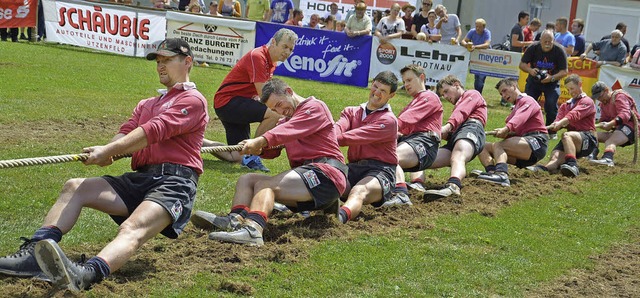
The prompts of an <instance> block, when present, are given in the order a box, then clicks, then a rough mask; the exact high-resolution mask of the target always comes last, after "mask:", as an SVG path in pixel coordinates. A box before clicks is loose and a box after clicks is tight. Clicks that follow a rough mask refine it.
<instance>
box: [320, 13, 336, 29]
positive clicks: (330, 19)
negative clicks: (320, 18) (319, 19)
mask: <svg viewBox="0 0 640 298" xmlns="http://www.w3.org/2000/svg"><path fill="white" fill-rule="evenodd" d="M322 29H324V30H328V31H336V19H335V17H334V16H333V15H328V16H327V18H326V19H325V20H324V27H323V28H322Z"/></svg>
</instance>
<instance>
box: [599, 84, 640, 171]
mask: <svg viewBox="0 0 640 298" xmlns="http://www.w3.org/2000/svg"><path fill="white" fill-rule="evenodd" d="M591 94H592V95H591V97H592V98H593V100H597V101H599V102H600V123H598V125H596V127H598V128H602V129H604V130H605V131H604V132H598V137H597V139H598V141H599V142H600V143H604V144H605V148H604V154H603V155H602V159H597V157H596V158H595V159H592V160H590V162H592V163H595V164H600V165H606V166H610V167H613V166H614V163H613V155H614V154H615V153H616V146H620V147H625V146H629V145H633V144H634V142H635V140H636V131H638V127H634V126H633V117H632V114H635V116H636V117H637V118H640V114H638V108H637V107H636V103H635V101H634V100H633V97H631V95H630V94H629V93H627V92H626V91H624V90H622V89H618V90H616V91H611V89H610V88H609V87H608V86H607V84H605V83H604V82H601V81H598V82H596V83H595V84H593V86H592V87H591ZM595 151H596V152H597V151H598V150H597V148H596V150H595ZM596 155H597V154H596Z"/></svg>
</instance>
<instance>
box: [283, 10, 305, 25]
mask: <svg viewBox="0 0 640 298" xmlns="http://www.w3.org/2000/svg"><path fill="white" fill-rule="evenodd" d="M302 19H304V14H303V13H302V10H301V9H299V8H296V9H294V10H293V17H292V18H290V19H289V20H287V21H286V22H284V24H285V25H290V26H297V27H302Z"/></svg>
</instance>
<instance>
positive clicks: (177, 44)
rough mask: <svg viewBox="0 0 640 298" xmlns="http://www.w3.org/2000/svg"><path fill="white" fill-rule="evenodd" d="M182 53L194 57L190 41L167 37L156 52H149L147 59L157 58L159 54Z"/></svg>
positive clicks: (167, 55)
mask: <svg viewBox="0 0 640 298" xmlns="http://www.w3.org/2000/svg"><path fill="white" fill-rule="evenodd" d="M180 54H182V55H185V56H190V57H192V58H193V53H192V52H191V47H189V43H187V42H186V41H184V40H182V39H180V38H167V39H165V40H163V41H162V42H161V43H160V44H159V45H158V47H157V48H156V51H155V52H151V53H149V54H147V60H155V59H156V56H158V55H160V56H166V57H173V56H175V55H180Z"/></svg>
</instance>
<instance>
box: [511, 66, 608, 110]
mask: <svg viewBox="0 0 640 298" xmlns="http://www.w3.org/2000/svg"><path fill="white" fill-rule="evenodd" d="M567 64H568V66H569V74H577V75H579V76H580V78H582V90H583V91H584V92H585V93H586V94H587V95H589V96H591V86H593V84H595V82H597V81H598V68H597V67H596V64H597V62H596V61H594V60H591V59H580V58H579V57H568V58H567ZM518 70H519V71H520V78H519V80H518V87H519V88H520V90H522V91H523V92H524V90H525V86H526V84H527V77H528V76H529V75H528V74H527V73H526V72H524V71H522V70H520V69H518ZM565 78H566V77H565ZM565 78H562V79H560V81H559V83H560V98H558V106H559V105H561V104H563V103H564V102H566V101H567V100H569V99H571V95H569V91H567V88H565V87H564V79H565Z"/></svg>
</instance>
